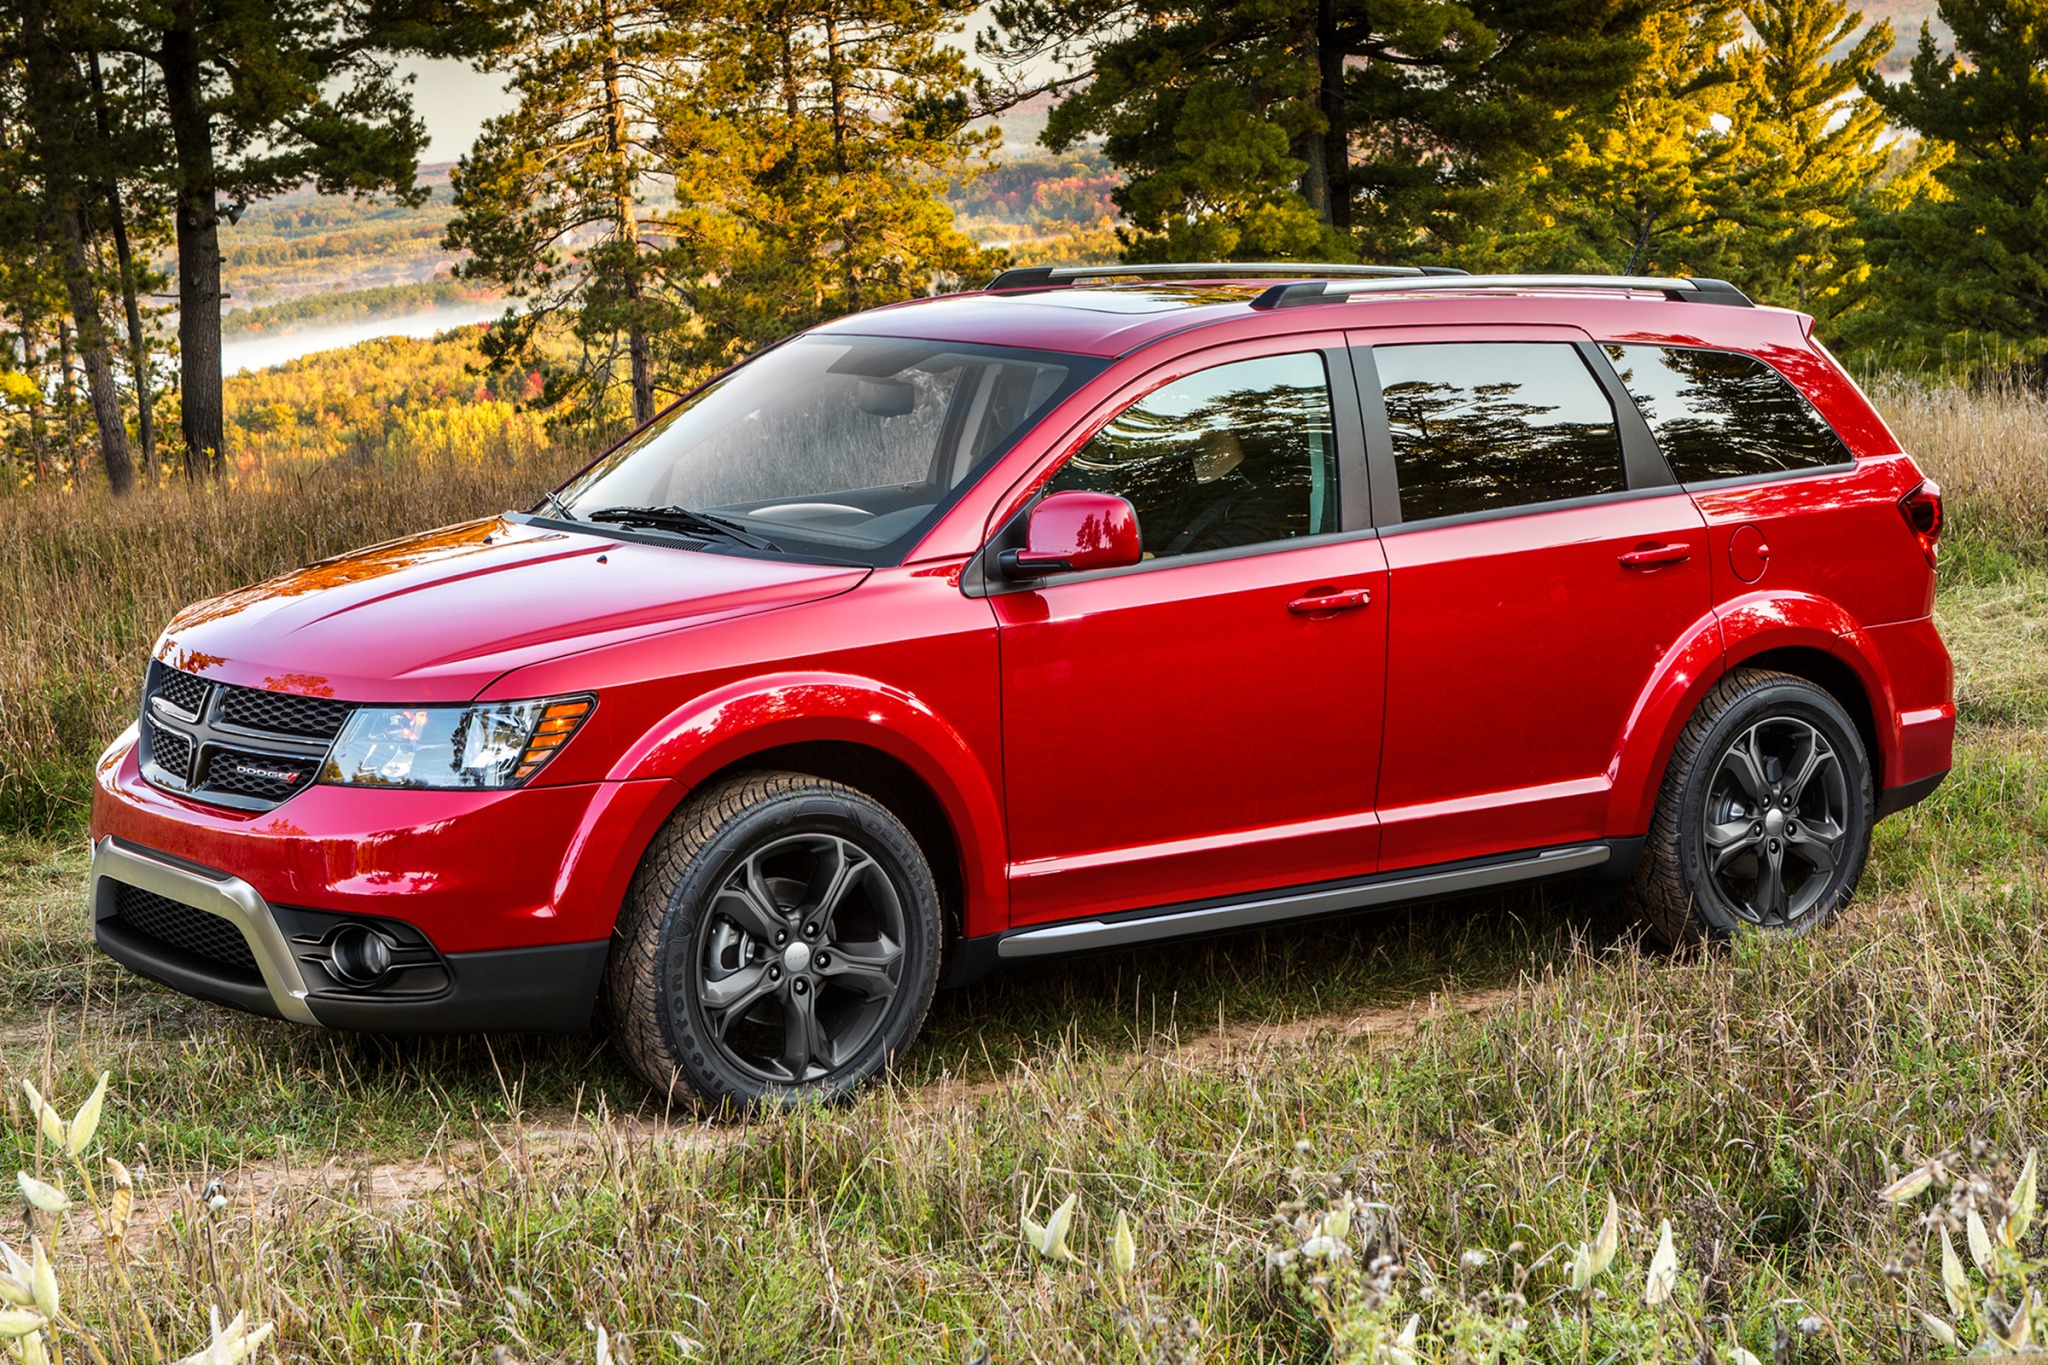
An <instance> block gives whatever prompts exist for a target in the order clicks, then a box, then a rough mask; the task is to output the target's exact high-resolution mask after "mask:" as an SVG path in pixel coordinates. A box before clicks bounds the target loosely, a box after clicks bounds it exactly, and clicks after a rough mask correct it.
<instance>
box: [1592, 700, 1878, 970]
mask: <svg viewBox="0 0 2048 1365" xmlns="http://www.w3.org/2000/svg"><path fill="white" fill-rule="evenodd" d="M1872 802H1873V796H1872V782H1871V773H1870V759H1869V756H1868V754H1867V753H1866V751H1865V750H1864V747H1863V741H1862V738H1861V737H1860V736H1859V735H1858V734H1857V732H1856V725H1855V722H1853V721H1852V720H1850V718H1849V716H1848V713H1847V712H1845V711H1844V710H1843V709H1842V706H1841V703H1839V702H1837V701H1836V700H1835V699H1834V697H1832V696H1830V695H1829V694H1828V693H1827V692H1826V691H1824V690H1823V689H1821V688H1820V687H1817V686H1815V685H1814V684H1813V683H1811V682H1808V681H1807V680H1806V679H1804V678H1799V677H1794V676H1793V675H1791V674H1787V673H1774V672H1766V671H1764V670H1762V669H1737V670H1736V671H1735V672H1733V673H1730V674H1729V675H1728V676H1727V677H1726V678H1724V679H1722V680H1721V682H1719V683H1718V684H1716V685H1715V687H1714V689H1713V690H1712V691H1710V692H1709V693H1708V694H1707V696H1706V698H1705V699H1704V700H1703V701H1701V703H1700V706H1699V709H1698V710H1697V711H1696V712H1694V713H1693V717H1692V719H1691V721H1689V722H1688V723H1687V724H1686V727H1685V731H1684V733H1683V734H1681V735H1680V736H1679V740H1678V744H1677V746H1676V747H1675V748H1674V749H1673V751H1672V755H1671V766H1670V768H1669V770H1668V771H1667V772H1666V775H1665V778H1664V786H1663V790H1662V791H1661V792H1660V793H1659V795H1658V798H1657V811H1656V816H1655V818H1654V820H1653V821H1652V823H1651V826H1650V837H1649V840H1648V843H1647V846H1646V847H1645V848H1644V851H1643V860H1642V863H1641V864H1640V865H1639V866H1638V867H1637V869H1636V873H1635V877H1634V879H1633V881H1632V882H1631V884H1630V888H1629V899H1630V902H1631V904H1632V905H1633V907H1634V909H1635V910H1636V912H1637V914H1638V915H1639V916H1640V917H1641V919H1642V920H1643V922H1644V925H1645V926H1646V927H1647V928H1648V929H1649V931H1650V932H1651V933H1652V934H1653V935H1655V936H1656V937H1657V938H1659V939H1661V940H1663V941H1664V942H1666V943H1671V944H1676V943H1683V942H1690V941H1694V940H1699V939H1707V938H1726V937H1728V936H1730V935H1733V934H1736V933H1741V932H1745V931H1755V930H1762V931H1769V932H1774V933H1793V934H1798V933H1805V932H1807V931H1809V930H1811V929H1814V928H1816V927H1818V926H1820V925H1823V924H1825V923H1827V922H1828V921H1829V920H1830V919H1832V918H1834V916H1835V914H1836V913H1837V912H1838V911H1840V909H1841V908H1842V906H1843V905H1845V904H1847V903H1848V900H1849V897H1850V895H1851V894H1853V893H1854V891H1855V889H1856V883H1857V880H1858V879H1859V878H1860V877H1861V876H1862V875H1863V864H1864V861H1865V859H1866V858H1867V857H1868V856H1869V852H1870V829H1871V824H1872V821H1873V804H1872Z"/></svg>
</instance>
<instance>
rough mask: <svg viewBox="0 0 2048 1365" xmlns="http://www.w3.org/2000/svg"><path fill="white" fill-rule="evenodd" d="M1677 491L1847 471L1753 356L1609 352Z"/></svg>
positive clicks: (1815, 418) (1664, 349) (1798, 397)
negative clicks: (1795, 473)
mask: <svg viewBox="0 0 2048 1365" xmlns="http://www.w3.org/2000/svg"><path fill="white" fill-rule="evenodd" d="M1607 354H1608V355H1610V356H1611V357H1613V359H1614V367H1615V369H1617V370H1619V371H1620V372H1621V382H1622V384H1623V386H1624V387H1626V388H1627V389H1628V391H1629V395H1630V396H1631V397H1632V398H1634V399H1635V400H1636V406H1637V407H1638V408H1640V409H1642V413H1643V420H1644V421H1646V422H1648V423H1649V424H1650V430H1651V432H1652V433H1654V434H1655V435H1656V437H1657V444H1658V445H1659V446H1661V447H1662V448H1663V450H1664V458H1665V460H1666V461H1667V462H1669V464H1670V465H1671V472H1672V473H1673V474H1675V475H1677V476H1678V481H1679V482H1680V483H1701V482H1704V481H1705V480H1708V479H1733V478H1754V477H1756V476H1757V475H1759V474H1779V473H1783V472H1785V471H1787V470H1794V469H1817V468H1820V467H1822V466H1825V465H1839V464H1847V463H1849V460H1850V456H1849V450H1848V448H1847V447H1846V446H1844V445H1843V444H1842V438H1841V437H1839V436H1837V435H1835V433H1834V430H1833V429H1832V428H1830V427H1829V426H1828V424H1827V422H1826V421H1825V420H1824V419H1823V418H1822V417H1821V415H1820V414H1819V413H1818V412H1815V411H1814V409H1813V405H1812V404H1811V403H1809V402H1807V401H1806V397H1805V395H1804V394H1802V393H1800V392H1799V390H1797V389H1795V388H1793V387H1792V384H1791V382H1790V381H1789V380H1787V379H1786V378H1785V376H1783V375H1781V374H1779V373H1778V372H1777V371H1776V370H1774V369H1772V368H1771V367H1770V366H1769V365H1766V364H1765V363H1764V362H1763V361H1761V360H1758V359H1757V358H1756V357H1755V356H1748V355H1742V354H1739V353H1738V352H1735V351H1707V350H1695V349H1692V348H1690V347H1680V346H1609V347H1608V348H1607Z"/></svg>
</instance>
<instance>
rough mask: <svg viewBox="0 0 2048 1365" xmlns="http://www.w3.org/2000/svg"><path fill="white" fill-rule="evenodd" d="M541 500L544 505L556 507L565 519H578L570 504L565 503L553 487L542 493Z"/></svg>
mask: <svg viewBox="0 0 2048 1365" xmlns="http://www.w3.org/2000/svg"><path fill="white" fill-rule="evenodd" d="M540 500H541V503H542V505H543V506H547V507H552V508H554V509H555V511H556V512H557V513H558V514H559V515H560V516H561V518H562V520H563V521H574V520H576V517H575V515H574V514H573V513H572V512H570V511H569V508H568V506H567V505H566V504H564V503H563V501H562V500H561V499H560V498H558V497H556V496H555V493H554V490H553V489H549V490H548V491H547V492H545V493H543V494H541V495H540Z"/></svg>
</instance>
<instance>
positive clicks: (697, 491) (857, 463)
mask: <svg viewBox="0 0 2048 1365" xmlns="http://www.w3.org/2000/svg"><path fill="white" fill-rule="evenodd" d="M1100 368H1101V362H1099V361H1092V360H1083V359H1080V358H1078V357H1074V356H1062V355H1046V354H1041V353H1037V352H1030V351H1017V350H1010V349H1007V348H1002V347H989V346H962V345H958V344H955V343H952V342H934V341H906V340H902V339H899V338H893V337H869V336H835V335H829V334H828V335H823V336H805V337H799V338H797V339H795V340H793V341H789V342H786V343H784V344H783V345H781V346H778V347H776V348H775V349H774V350H771V351H768V352H765V353H764V354H762V355H760V356H758V357H756V358H755V359H753V360H751V361H749V362H748V363H747V364H745V365H742V366H740V367H739V368H738V369H735V370H733V371H731V372H730V373H728V374H726V375H723V376H721V377H720V378H718V379H716V380H714V381H712V382H711V383H710V384H709V385H707V386H705V387H704V388H703V389H700V390H699V391H698V392H696V393H695V394H693V395H691V396H690V397H689V398H687V399H685V400H684V401H683V402H681V403H679V404H677V405H676V406H675V407H673V408H671V409H669V410H668V411H667V412H665V413H663V414H662V415H661V416H660V417H657V418H656V419H655V420H654V421H653V422H651V423H650V424H648V426H647V427H646V428H644V429H643V430H641V431H639V432H637V433H635V434H634V435H633V436H631V437H629V438H628V439H627V440H626V441H625V442H624V443H623V444H622V445H620V446H619V447H618V448H617V449H616V450H614V451H612V453H611V454H609V455H607V456H605V457H604V458H603V459H602V460H600V461H598V462H597V463H596V464H595V465H592V466H591V467H590V468H589V469H587V470H585V471H584V472H583V473H582V474H581V475H579V476H578V477H577V478H576V479H574V480H573V481H571V482H570V483H569V484H568V485H567V486H566V487H565V488H564V489H563V490H562V492H561V496H560V498H559V503H560V505H561V509H562V510H564V511H566V512H568V513H569V514H570V515H572V516H574V517H577V518H585V517H590V516H592V515H594V514H596V513H600V512H603V511H605V510H606V509H609V508H620V507H632V508H643V509H645V508H674V507H683V508H688V509H690V510H691V511H693V512H706V513H711V514H713V515H715V516H718V517H723V518H725V519H727V520H729V521H731V522H734V523H737V524H738V525H739V526H741V527H743V528H744V529H745V530H747V531H749V532H752V533H753V534H754V535H755V536H758V537H761V538H765V539H767V540H769V541H772V542H774V544H775V545H776V546H777V547H778V548H780V549H782V550H786V551H790V552H794V553H805V552H811V553H817V554H821V555H824V556H827V557H831V558H838V559H856V560H859V561H861V562H864V563H875V564H879V563H887V562H893V561H894V560H896V559H898V558H901V556H902V553H903V552H904V551H906V550H908V548H909V547H910V544H911V543H912V542H913V541H914V539H915V538H916V537H917V536H918V535H919V534H921V533H922V532H923V531H924V530H925V529H926V528H927V527H928V526H930V525H931V524H932V522H933V521H934V520H936V519H937V517H938V514H939V512H940V511H941V510H943V509H944V507H945V506H946V505H947V504H948V503H950V502H951V500H952V499H953V498H954V497H955V496H956V495H957V494H958V493H959V492H960V491H961V490H962V489H964V488H965V487H966V486H967V485H968V484H969V483H971V482H972V481H973V479H974V477H975V476H976V475H977V474H978V473H980V471H981V470H982V469H983V468H985V467H986V466H987V465H988V463H989V462H990V461H991V460H993V459H994V458H995V457H996V456H998V455H1000V454H1001V453H1002V452H1003V451H1004V450H1006V449H1008V447H1009V445H1010V442H1011V441H1012V440H1013V439H1015V437H1016V436H1018V435H1019V434H1020V433H1021V432H1022V431H1023V430H1024V429H1025V427H1026V425H1027V424H1028V423H1029V422H1030V421H1031V420H1032V419H1033V418H1035V417H1037V416H1038V415H1039V414H1040V413H1042V412H1044V411H1045V410H1046V409H1047V408H1049V407H1050V406H1052V404H1054V403H1055V402H1057V401H1058V400H1059V399H1061V398H1063V397H1065V396H1066V395H1067V394H1068V393H1070V392H1072V391H1073V389H1074V388H1076V387H1078V386H1079V385H1080V384H1081V383H1082V382H1083V381H1084V380H1086V379H1087V378H1088V377H1089V376H1090V375H1092V374H1093V373H1095V372H1096V371H1097V370H1099V369H1100ZM680 533H682V534H687V532H680Z"/></svg>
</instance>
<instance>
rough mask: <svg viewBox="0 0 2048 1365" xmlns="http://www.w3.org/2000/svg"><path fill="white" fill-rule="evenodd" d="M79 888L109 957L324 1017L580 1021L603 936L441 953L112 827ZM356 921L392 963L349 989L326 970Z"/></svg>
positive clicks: (160, 977)
mask: <svg viewBox="0 0 2048 1365" xmlns="http://www.w3.org/2000/svg"><path fill="white" fill-rule="evenodd" d="M88 888H89V889H88V892H87V895H88V897H89V904H90V905H91V907H92V916H93V939H94V941H95V942H96V943H98V944H99V947H100V950H101V951H102V952H104V953H106V954H107V956H109V957H111V958H113V959H114V960H115V961H116V962H119V963H120V964H122V965H123V966H125V967H127V968H129V969H130V970H132V971H135V972H138V973H140V974H141V975H143V976H146V977H149V978H150V979H151V980H153V981H160V982H162V983H163V984H164V985H166V986H169V987H171V988H172V989H174V990H178V991H182V992H184V993H185V994H187V995H192V996H197V997H199V998H200V999H204V1000H212V1001H216V1002H218V1003H220V1004H223V1005H232V1006H234V1007H235V1008H237V1009H243V1010H247V1011H249V1012H250V1013H252V1014H263V1015H269V1016H270V1017H272V1018H276V1019H289V1020H291V1021H292V1022H294V1023H300V1024H317V1025H321V1026H324V1027H327V1028H341V1029H356V1030H362V1031H365V1032H377V1033H469V1032H477V1033H483V1032H492V1031H507V1032H510V1031H517V1032H522V1033H576V1032H580V1031H582V1030H583V1029H584V1028H586V1027H588V1025H589V1023H590V1013H591V1007H592V1006H593V1005H594V1004H595V1002H596V1000H597V988H598V978H599V977H600V975H601V974H602V973H603V971H604V962H605V954H606V951H607V950H608V948H609V947H610V942H609V940H599V941H597V942H595V943H565V944H556V945H550V946H546V947H537V948H511V949H501V950H498V951H485V952H473V953H448V954H442V953H439V952H437V951H436V950H435V949H434V948H433V947H432V945H431V944H430V943H428V942H426V940H425V938H424V936H423V935H417V934H411V935H408V934H406V933H405V932H404V926H402V925H400V924H398V923H396V922H393V921H386V920H365V919H360V918H356V917H350V916H340V915H322V914H318V913H315V912H306V911H293V910H289V909H280V908H278V907H274V906H272V905H271V904H270V903H269V902H267V901H265V900H264V899H263V897H262V896H260V895H258V894H257V892H256V888H255V887H253V886H251V885H249V883H247V882H245V881H243V880H242V879H241V878H239V877H235V876H231V875H229V874H228V873H225V872H219V871H215V870H213V869H210V868H202V867H199V866H197V865H195V864H190V863H185V862H181V861H179V860H177V859H174V858H172V857H170V856H169V855H167V854H163V853H158V852H156V851H154V850H151V849H143V848H138V847H135V846H133V845H130V844H124V843H121V842H120V841H118V840H116V839H114V838H113V837H112V836H111V835H108V836H103V837H102V838H100V839H99V840H98V841H97V842H96V843H94V845H93V854H92V874H91V878H90V880H89V883H88ZM138 893H140V894H138ZM212 921H217V923H215V922H212ZM365 925H373V926H375V927H376V928H377V929H378V930H379V931H380V932H382V933H385V934H388V935H390V937H391V940H392V941H393V944H394V946H395V948H396V950H397V951H396V963H395V965H394V967H393V969H392V970H391V972H390V973H389V974H388V975H387V977H386V978H385V979H383V980H381V981H379V982H377V983H375V984H373V985H370V986H366V987H352V986H349V985H347V984H346V983H344V982H342V981H340V980H338V979H337V978H336V977H335V975H333V973H332V972H331V971H330V968H331V965H332V957H331V945H332V943H333V941H334V936H335V934H336V933H337V932H338V931H340V930H341V929H342V928H343V927H344V926H347V927H356V926H365ZM237 935H238V936H239V938H240V943H239V945H238V944H237V943H236V942H235V938H236V936H237Z"/></svg>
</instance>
